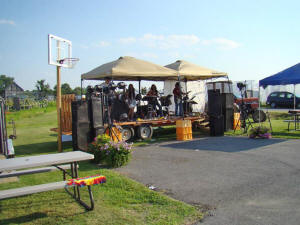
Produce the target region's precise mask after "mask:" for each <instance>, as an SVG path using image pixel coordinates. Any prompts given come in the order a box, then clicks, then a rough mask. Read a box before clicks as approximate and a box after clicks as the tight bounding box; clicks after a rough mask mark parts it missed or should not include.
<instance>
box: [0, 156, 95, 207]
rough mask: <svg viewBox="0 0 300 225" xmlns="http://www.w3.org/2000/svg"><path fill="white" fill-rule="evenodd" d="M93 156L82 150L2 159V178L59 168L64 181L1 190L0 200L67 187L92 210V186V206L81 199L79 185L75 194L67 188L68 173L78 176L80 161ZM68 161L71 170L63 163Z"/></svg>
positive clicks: (92, 204) (0, 170)
mask: <svg viewBox="0 0 300 225" xmlns="http://www.w3.org/2000/svg"><path fill="white" fill-rule="evenodd" d="M93 158H94V155H92V154H89V153H86V152H82V151H72V152H64V153H56V154H45V155H37V156H27V157H17V158H10V159H4V160H0V178H5V177H12V176H20V175H26V174H33V173H41V172H48V171H51V170H53V168H56V169H59V170H61V171H62V172H63V181H60V182H52V183H46V184H40V185H34V186H26V187H22V188H15V189H7V190H2V191H0V200H2V199H7V198H13V197H18V196H23V195H28V194H34V193H39V192H44V191H50V190H55V189H61V188H65V190H66V191H67V192H68V193H69V194H70V195H71V196H72V197H74V198H75V200H77V201H78V202H79V203H80V204H81V205H83V206H84V207H85V208H86V209H87V210H92V209H93V208H94V200H93V195H92V192H91V188H90V186H88V190H89V195H90V201H91V206H88V205H87V204H86V203H85V202H83V201H82V200H81V199H80V188H79V187H73V194H72V193H71V192H69V191H68V190H67V188H66V184H67V181H66V175H69V176H70V177H71V178H78V162H80V161H86V160H91V159H93ZM66 163H67V164H70V167H68V168H70V169H71V171H70V172H68V171H67V170H66V167H65V165H62V164H66ZM44 166H51V167H44ZM37 167H38V168H37ZM15 170H17V171H15Z"/></svg>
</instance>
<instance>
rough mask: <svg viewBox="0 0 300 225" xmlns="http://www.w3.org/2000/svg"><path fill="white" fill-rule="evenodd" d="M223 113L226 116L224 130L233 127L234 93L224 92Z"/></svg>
mask: <svg viewBox="0 0 300 225" xmlns="http://www.w3.org/2000/svg"><path fill="white" fill-rule="evenodd" d="M221 96H222V114H223V117H224V131H228V130H232V129H233V102H234V99H233V94H232V93H222V94H221Z"/></svg>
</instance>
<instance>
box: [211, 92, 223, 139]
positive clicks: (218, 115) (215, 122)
mask: <svg viewBox="0 0 300 225" xmlns="http://www.w3.org/2000/svg"><path fill="white" fill-rule="evenodd" d="M208 115H209V126H210V135H211V136H222V135H224V117H223V114H222V95H221V94H220V90H219V89H216V90H208Z"/></svg>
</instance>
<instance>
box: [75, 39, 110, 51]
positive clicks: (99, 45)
mask: <svg viewBox="0 0 300 225" xmlns="http://www.w3.org/2000/svg"><path fill="white" fill-rule="evenodd" d="M107 46H110V42H108V41H98V42H95V43H93V44H80V45H79V47H80V48H82V49H90V48H104V47H107Z"/></svg>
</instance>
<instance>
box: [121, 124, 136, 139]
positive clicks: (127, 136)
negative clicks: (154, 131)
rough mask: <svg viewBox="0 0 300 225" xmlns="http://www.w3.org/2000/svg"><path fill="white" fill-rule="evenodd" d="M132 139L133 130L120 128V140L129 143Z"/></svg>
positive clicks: (129, 127)
mask: <svg viewBox="0 0 300 225" xmlns="http://www.w3.org/2000/svg"><path fill="white" fill-rule="evenodd" d="M133 138H134V129H133V127H131V126H123V127H122V140H123V141H129V140H131V139H133Z"/></svg>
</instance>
